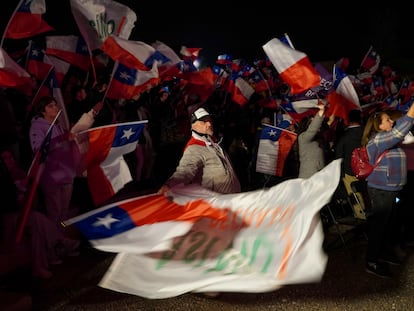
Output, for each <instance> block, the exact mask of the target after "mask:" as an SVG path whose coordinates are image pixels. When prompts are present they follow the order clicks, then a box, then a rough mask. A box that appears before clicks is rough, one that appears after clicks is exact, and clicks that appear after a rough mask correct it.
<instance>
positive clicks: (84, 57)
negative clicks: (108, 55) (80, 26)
mask: <svg viewBox="0 0 414 311" xmlns="http://www.w3.org/2000/svg"><path fill="white" fill-rule="evenodd" d="M46 54H47V55H51V56H55V57H57V58H60V59H62V60H64V61H66V62H68V63H69V64H72V65H74V66H76V67H78V68H80V69H82V70H83V71H88V70H89V67H90V66H91V59H90V57H89V51H88V47H87V45H86V43H85V40H83V38H82V37H78V36H73V35H69V36H47V37H46Z"/></svg>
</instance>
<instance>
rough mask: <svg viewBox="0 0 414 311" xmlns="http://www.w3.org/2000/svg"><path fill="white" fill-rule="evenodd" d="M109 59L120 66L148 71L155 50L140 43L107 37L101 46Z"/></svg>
mask: <svg viewBox="0 0 414 311" xmlns="http://www.w3.org/2000/svg"><path fill="white" fill-rule="evenodd" d="M101 49H102V51H104V52H105V53H106V54H107V55H108V56H109V57H110V58H112V59H113V60H114V61H118V62H119V63H121V64H122V65H125V66H128V67H130V68H135V69H139V70H150V69H151V68H152V64H153V62H154V61H153V56H154V53H155V52H156V50H155V48H153V47H152V46H151V45H148V44H146V43H145V42H142V41H133V40H126V39H122V38H119V37H116V36H109V37H108V38H107V39H106V40H105V41H104V42H103V44H102V46H101Z"/></svg>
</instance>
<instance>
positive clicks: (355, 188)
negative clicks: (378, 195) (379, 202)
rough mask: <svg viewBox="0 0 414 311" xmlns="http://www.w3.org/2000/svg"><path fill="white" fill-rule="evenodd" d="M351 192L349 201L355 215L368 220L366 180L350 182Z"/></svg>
mask: <svg viewBox="0 0 414 311" xmlns="http://www.w3.org/2000/svg"><path fill="white" fill-rule="evenodd" d="M350 188H351V190H352V191H351V192H350V193H348V202H349V204H350V206H351V207H352V210H353V213H354V217H355V218H357V219H362V220H366V219H367V217H366V215H365V209H366V200H365V198H366V197H367V186H366V182H365V181H364V180H355V181H352V182H351V183H350Z"/></svg>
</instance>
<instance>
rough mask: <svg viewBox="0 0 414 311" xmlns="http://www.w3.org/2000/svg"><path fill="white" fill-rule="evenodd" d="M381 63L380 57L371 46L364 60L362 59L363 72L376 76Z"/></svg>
mask: <svg viewBox="0 0 414 311" xmlns="http://www.w3.org/2000/svg"><path fill="white" fill-rule="evenodd" d="M380 62H381V57H380V55H379V54H378V52H377V51H376V50H375V49H374V47H373V46H372V45H371V46H370V47H369V49H368V51H367V53H366V54H365V56H364V58H363V59H362V62H361V69H363V70H362V71H367V72H369V73H370V74H374V73H375V72H376V71H377V70H378V68H379V65H380Z"/></svg>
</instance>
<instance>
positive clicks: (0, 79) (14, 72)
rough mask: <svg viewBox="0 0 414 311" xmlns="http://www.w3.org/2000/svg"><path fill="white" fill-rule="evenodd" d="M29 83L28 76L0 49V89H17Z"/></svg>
mask: <svg viewBox="0 0 414 311" xmlns="http://www.w3.org/2000/svg"><path fill="white" fill-rule="evenodd" d="M30 82H31V81H30V74H29V73H28V72H27V71H26V70H24V69H23V68H22V67H21V66H20V65H19V64H17V63H16V62H15V61H14V60H13V59H12V58H11V57H10V56H9V55H8V54H7V53H6V51H5V50H3V48H2V47H0V87H6V88H17V87H22V86H25V85H29V84H30Z"/></svg>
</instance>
